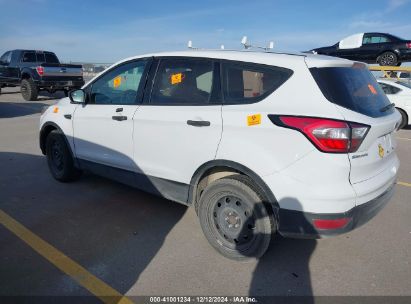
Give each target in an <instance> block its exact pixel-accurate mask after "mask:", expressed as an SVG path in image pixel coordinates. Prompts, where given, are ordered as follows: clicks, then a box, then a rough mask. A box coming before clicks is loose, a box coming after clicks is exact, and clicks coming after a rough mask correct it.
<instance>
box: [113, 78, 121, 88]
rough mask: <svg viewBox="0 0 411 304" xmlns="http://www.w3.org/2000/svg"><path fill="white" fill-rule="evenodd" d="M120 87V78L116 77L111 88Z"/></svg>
mask: <svg viewBox="0 0 411 304" xmlns="http://www.w3.org/2000/svg"><path fill="white" fill-rule="evenodd" d="M120 85H121V76H117V77H116V78H114V80H113V87H115V88H118V87H119V86H120Z"/></svg>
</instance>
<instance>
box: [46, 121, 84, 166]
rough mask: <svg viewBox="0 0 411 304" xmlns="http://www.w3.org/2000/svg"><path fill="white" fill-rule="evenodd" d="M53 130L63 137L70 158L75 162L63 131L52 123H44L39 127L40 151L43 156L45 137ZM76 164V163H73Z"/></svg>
mask: <svg viewBox="0 0 411 304" xmlns="http://www.w3.org/2000/svg"><path fill="white" fill-rule="evenodd" d="M53 130H58V131H59V132H60V133H61V134H63V135H64V140H65V142H66V144H67V147H68V149H69V151H70V154H71V156H72V157H73V159H74V160H75V159H76V158H75V157H74V154H73V151H72V150H71V146H70V144H69V142H68V140H67V137H66V135H65V134H64V132H63V130H62V129H61V128H60V127H59V126H58V125H57V124H56V123H55V122H52V121H48V122H46V123H44V124H43V126H42V127H41V130H40V138H39V141H40V150H41V152H42V153H43V155H46V140H47V136H48V135H49V134H50V132H52V131H53ZM75 163H76V162H75Z"/></svg>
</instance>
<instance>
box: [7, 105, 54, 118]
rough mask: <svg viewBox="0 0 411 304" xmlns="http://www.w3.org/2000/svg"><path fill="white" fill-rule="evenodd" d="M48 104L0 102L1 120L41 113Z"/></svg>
mask: <svg viewBox="0 0 411 304" xmlns="http://www.w3.org/2000/svg"><path fill="white" fill-rule="evenodd" d="M48 106H49V105H48V104H45V103H41V102H24V103H23V102H21V103H20V102H0V118H14V117H20V116H27V115H33V114H37V113H41V110H42V109H43V108H44V107H48Z"/></svg>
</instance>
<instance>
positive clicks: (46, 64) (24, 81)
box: [0, 50, 84, 100]
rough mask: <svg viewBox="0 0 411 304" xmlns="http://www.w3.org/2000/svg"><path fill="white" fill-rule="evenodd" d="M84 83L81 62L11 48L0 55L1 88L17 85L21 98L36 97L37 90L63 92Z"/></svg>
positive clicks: (66, 92) (52, 54)
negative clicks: (67, 62) (71, 61)
mask: <svg viewBox="0 0 411 304" xmlns="http://www.w3.org/2000/svg"><path fill="white" fill-rule="evenodd" d="M83 85H84V80H83V71H82V66H81V65H74V64H62V63H60V62H59V60H58V58H57V56H56V55H55V54H54V53H52V52H46V51H35V50H13V51H8V52H5V53H4V54H3V55H2V56H1V57H0V93H1V88H2V87H15V86H20V88H21V94H22V96H23V98H24V99H25V100H36V99H37V95H38V92H39V91H42V90H44V91H48V92H50V93H54V92H55V91H59V90H60V91H64V92H65V94H66V95H67V94H68V91H69V90H72V89H77V88H80V87H81V86H83Z"/></svg>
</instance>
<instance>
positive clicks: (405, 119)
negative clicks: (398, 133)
mask: <svg viewBox="0 0 411 304" xmlns="http://www.w3.org/2000/svg"><path fill="white" fill-rule="evenodd" d="M397 110H398V112H400V114H401V117H402V120H401V124H400V126H399V127H398V129H404V128H405V127H406V126H408V116H407V113H405V111H404V110H401V109H398V108H397Z"/></svg>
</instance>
